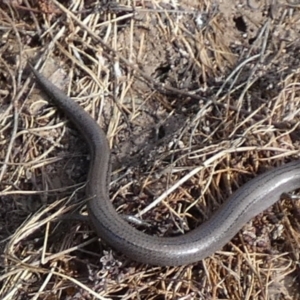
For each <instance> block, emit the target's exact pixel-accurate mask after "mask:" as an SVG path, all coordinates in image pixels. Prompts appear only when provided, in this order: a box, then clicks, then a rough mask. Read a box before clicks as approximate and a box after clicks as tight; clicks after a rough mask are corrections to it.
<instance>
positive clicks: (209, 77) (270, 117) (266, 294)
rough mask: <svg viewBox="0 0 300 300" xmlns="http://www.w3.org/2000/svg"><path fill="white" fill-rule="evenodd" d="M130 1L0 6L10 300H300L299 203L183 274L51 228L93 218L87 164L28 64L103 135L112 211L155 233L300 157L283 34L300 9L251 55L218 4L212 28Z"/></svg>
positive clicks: (79, 229)
mask: <svg viewBox="0 0 300 300" xmlns="http://www.w3.org/2000/svg"><path fill="white" fill-rule="evenodd" d="M183 2H184V1H183ZM169 3H171V1H169ZM191 3H193V4H194V5H195V3H196V1H194V2H193V1H191ZM63 4H64V5H65V7H67V3H65V2H64V3H63ZM133 4H134V6H136V7H137V10H136V12H132V10H131V6H130V5H128V3H127V2H126V1H123V2H122V3H119V4H118V3H113V2H108V4H107V5H102V6H101V9H100V8H99V11H98V14H91V13H90V11H89V7H83V3H82V2H80V1H77V2H76V1H73V5H72V6H70V7H69V8H68V9H67V8H65V7H64V6H62V4H59V3H58V1H56V0H53V2H49V1H46V0H44V1H38V2H36V3H35V2H34V1H32V2H29V1H19V2H17V1H11V2H10V3H9V4H5V3H2V4H1V5H0V22H1V23H0V30H1V33H2V40H1V41H2V44H1V45H0V53H1V55H0V65H1V68H0V78H1V79H0V96H1V99H0V101H1V102H0V106H1V107H0V163H1V165H0V167H1V169H0V201H1V210H0V212H1V221H0V234H1V235H0V236H1V241H0V249H1V250H2V251H1V265H2V270H1V273H0V282H2V284H1V286H0V287H1V289H0V297H1V299H51V300H52V299H182V300H183V299H300V297H299V294H300V287H299V281H300V275H299V274H300V269H299V249H300V230H299V225H300V224H299V200H297V201H292V200H288V199H287V200H282V201H279V202H278V203H277V204H276V205H274V207H272V208H270V209H269V210H268V211H266V212H265V213H264V214H261V215H259V216H258V217H256V218H255V219H254V220H253V221H252V222H250V224H247V225H246V226H245V227H244V228H243V230H241V232H240V233H239V234H238V235H237V236H236V237H235V238H234V239H233V240H232V241H231V242H230V243H228V245H226V246H225V247H224V248H223V249H222V251H218V252H217V253H216V254H215V255H213V256H211V257H209V258H207V259H205V260H203V261H202V262H199V263H197V264H193V265H189V266H182V267H176V268H171V267H165V268H158V267H153V266H147V265H142V264H137V263H135V262H132V261H128V260H126V258H124V257H123V256H122V255H121V254H117V253H116V252H114V251H112V250H111V249H109V248H108V247H107V246H105V245H102V244H101V241H100V242H99V241H98V239H97V238H96V236H95V234H94V232H93V231H92V230H91V229H90V227H89V226H88V224H86V223H84V222H81V221H72V222H64V221H63V222H57V221H55V220H56V219H57V218H59V217H60V216H63V215H66V214H68V213H70V212H74V211H76V210H78V209H81V208H82V207H83V208H82V213H85V207H84V203H85V201H86V199H85V198H84V197H85V196H84V190H83V188H84V182H85V178H86V171H87V166H88V163H87V162H88V155H86V154H87V153H86V146H85V145H84V144H83V143H82V142H81V138H80V137H79V136H78V133H77V131H76V130H73V127H72V125H70V124H69V123H68V121H67V120H66V118H65V117H64V116H63V115H60V113H59V112H58V111H57V109H56V108H55V107H49V106H48V104H47V102H46V101H44V100H45V98H44V97H43V95H41V93H40V91H39V90H38V89H33V86H34V82H33V81H32V80H31V76H29V74H30V73H29V70H27V69H26V61H27V60H28V59H30V60H33V61H34V62H38V61H43V62H45V64H44V73H45V74H46V75H47V76H48V77H49V78H50V79H51V81H52V82H54V83H55V84H56V85H58V86H59V87H61V88H62V89H64V90H65V91H66V92H68V93H69V94H70V95H71V96H73V97H74V96H76V98H75V99H76V100H78V101H79V102H80V104H81V105H82V106H83V107H84V108H85V109H86V110H87V111H89V112H90V113H91V115H92V116H93V117H94V118H95V119H96V120H97V121H98V123H99V124H100V125H101V126H102V127H103V128H104V129H105V131H106V132H107V137H108V139H109V143H110V145H111V148H112V149H113V150H112V164H113V168H112V169H113V176H112V184H111V198H112V199H113V201H114V204H115V206H116V208H117V209H118V211H120V212H122V213H125V214H137V213H138V214H139V215H140V216H143V219H145V220H149V222H150V223H151V224H154V226H153V227H154V228H157V232H158V234H163V233H165V234H168V233H170V232H175V231H176V232H183V231H185V230H186V229H189V228H191V227H195V226H197V225H198V223H200V222H202V221H204V220H205V219H207V218H209V216H210V215H211V214H212V212H213V210H215V209H216V208H217V207H218V206H219V205H220V204H221V203H222V202H223V201H225V200H226V198H227V197H228V195H230V194H231V193H232V192H233V191H234V190H236V189H237V188H238V187H240V186H242V185H243V183H245V182H246V181H248V180H250V179H251V178H253V177H254V176H255V175H256V174H258V173H262V172H264V171H265V170H266V169H269V168H271V167H273V166H277V165H282V164H284V163H285V162H288V161H291V160H295V159H298V154H299V135H300V131H299V129H300V127H299V122H300V118H299V109H300V85H299V81H300V73H299V66H300V60H299V59H298V57H297V53H299V49H300V47H299V46H300V45H299V42H298V40H297V38H295V39H292V38H291V39H290V40H288V41H287V39H286V40H284V39H281V38H279V36H280V34H282V32H285V31H286V30H287V29H288V28H289V29H290V30H291V31H292V30H293V29H294V30H295V31H297V30H298V32H299V30H300V24H299V21H298V17H299V14H296V13H295V14H294V15H293V14H292V13H291V10H290V8H288V7H283V10H282V12H281V15H280V16H279V17H278V18H277V19H276V20H277V21H274V20H272V19H270V18H268V17H266V18H265V22H264V23H263V24H262V25H261V26H260V30H259V31H258V34H257V37H256V39H255V40H254V41H253V43H252V44H251V45H250V46H249V45H246V44H245V43H243V42H241V41H243V39H242V38H241V37H240V40H237V41H234V38H236V37H238V35H237V33H236V32H234V30H233V28H231V27H229V24H227V23H226V20H225V19H224V15H222V13H220V11H218V10H217V9H215V8H214V7H213V6H212V5H211V3H210V1H208V0H207V1H201V3H199V4H198V5H197V8H198V10H199V11H202V12H203V11H205V12H206V14H203V15H202V16H201V17H202V19H203V20H205V25H204V26H203V27H202V28H196V26H195V23H194V22H193V21H191V20H192V19H193V20H194V19H195V15H193V14H192V13H191V11H192V9H188V8H186V9H185V12H186V13H185V14H183V15H182V16H180V15H179V14H178V13H174V8H172V6H170V7H169V6H168V1H164V5H163V4H162V3H159V1H154V0H152V1H136V3H133ZM35 5H37V6H35ZM88 5H89V4H88V3H86V6H88ZM90 5H91V7H93V6H92V3H90ZM232 6H233V4H232ZM138 8H140V10H138ZM179 9H180V8H179V7H177V8H176V9H175V11H179ZM228 9H229V10H230V7H229V8H228ZM171 10H173V12H171ZM41 11H43V12H44V13H45V14H43V15H42V14H41ZM71 11H72V12H71ZM287 11H288V12H289V13H287ZM198 17H199V15H198ZM204 17H205V18H204ZM198 20H199V18H198ZM228 28H229V29H228ZM280 30H282V31H280ZM275 33H276V35H275ZM233 42H236V43H235V47H231V44H232V43H233ZM63 70H66V71H63ZM66 78H68V79H66ZM153 227H152V229H151V230H150V233H152V234H153V232H155V230H154V229H153ZM148 230H149V229H148ZM157 232H156V233H157Z"/></svg>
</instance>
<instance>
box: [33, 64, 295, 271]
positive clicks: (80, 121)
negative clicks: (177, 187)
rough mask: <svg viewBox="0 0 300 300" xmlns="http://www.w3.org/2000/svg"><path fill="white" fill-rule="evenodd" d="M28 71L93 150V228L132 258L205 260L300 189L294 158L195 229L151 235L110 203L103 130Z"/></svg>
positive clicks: (179, 261) (43, 79) (177, 261)
mask: <svg viewBox="0 0 300 300" xmlns="http://www.w3.org/2000/svg"><path fill="white" fill-rule="evenodd" d="M30 68H31V70H32V72H33V73H34V75H35V77H36V80H37V82H38V84H39V86H40V88H41V89H42V90H43V91H44V92H45V93H46V95H47V96H48V97H49V98H51V99H52V100H53V101H54V103H55V104H56V105H57V106H58V107H59V108H60V109H62V110H63V111H64V113H65V114H66V115H67V116H68V118H69V119H70V120H71V121H72V122H73V123H74V125H75V126H76V127H77V129H78V130H79V131H80V132H81V134H82V136H83V137H84V139H85V141H86V142H87V144H88V146H89V150H90V154H91V162H90V166H89V172H88V179H87V186H86V194H87V197H88V199H89V200H88V203H87V207H88V214H89V218H90V219H91V221H92V224H93V227H94V228H95V230H96V232H97V234H98V236H99V237H100V238H101V239H103V240H104V241H105V242H106V243H107V244H108V245H110V246H111V247H112V248H114V249H116V250H119V251H120V252H122V253H124V254H125V255H126V256H127V257H129V258H131V259H132V260H135V261H139V262H142V263H147V264H152V265H160V266H176V265H183V264H189V263H194V262H197V261H199V260H202V259H204V258H206V257H208V256H210V255H212V254H213V253H214V252H215V251H217V250H220V249H221V248H222V247H223V246H224V245H225V244H226V243H227V242H229V241H230V240H231V239H232V238H233V237H234V235H235V234H236V233H237V232H238V231H239V230H240V229H241V228H242V226H243V225H244V224H245V223H247V222H248V221H249V220H250V219H252V218H253V217H255V216H256V215H257V214H259V213H260V212H262V211H264V210H265V209H266V208H268V207H269V206H271V205H272V204H274V203H275V202H276V201H277V200H279V198H280V195H281V194H282V193H284V192H290V191H293V190H295V189H297V188H300V160H296V161H293V162H290V163H287V164H285V165H283V166H280V167H277V168H274V169H272V170H270V171H268V172H265V173H264V174H261V175H259V176H257V177H256V178H254V179H252V180H250V181H249V182H247V183H246V184H245V185H243V186H242V187H241V188H239V189H238V190H237V191H236V192H235V193H233V194H232V195H231V197H229V199H228V200H227V201H226V202H225V203H224V204H223V205H222V206H221V207H220V208H219V209H218V210H217V211H216V213H214V214H213V216H212V217H211V218H210V219H209V220H208V221H206V222H205V223H204V224H202V225H200V226H199V227H197V228H195V229H194V230H192V231H190V232H188V233H186V234H183V235H181V236H176V237H157V236H150V235H147V234H145V233H143V232H141V231H139V230H137V229H135V228H133V227H132V226H131V225H129V224H128V223H127V222H126V221H124V220H123V219H122V217H121V216H120V215H118V213H117V212H116V210H115V209H114V207H113V205H112V203H111V201H110V199H109V194H108V182H109V180H110V166H109V164H110V149H109V146H108V142H107V138H106V135H105V133H104V131H103V130H102V129H101V128H100V126H99V125H98V124H97V123H96V121H95V120H94V119H93V118H92V117H91V116H90V115H89V114H88V113H87V112H86V111H85V110H84V109H83V108H82V107H81V106H80V105H79V104H77V103H76V102H75V101H73V100H72V99H71V98H69V97H68V96H66V95H65V94H64V93H63V92H62V91H61V90H60V89H58V88H57V87H56V86H55V85H54V84H52V83H51V82H50V81H49V80H48V79H47V78H46V77H45V76H43V75H42V74H41V73H39V72H38V71H37V70H35V69H34V68H33V67H32V66H30Z"/></svg>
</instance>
